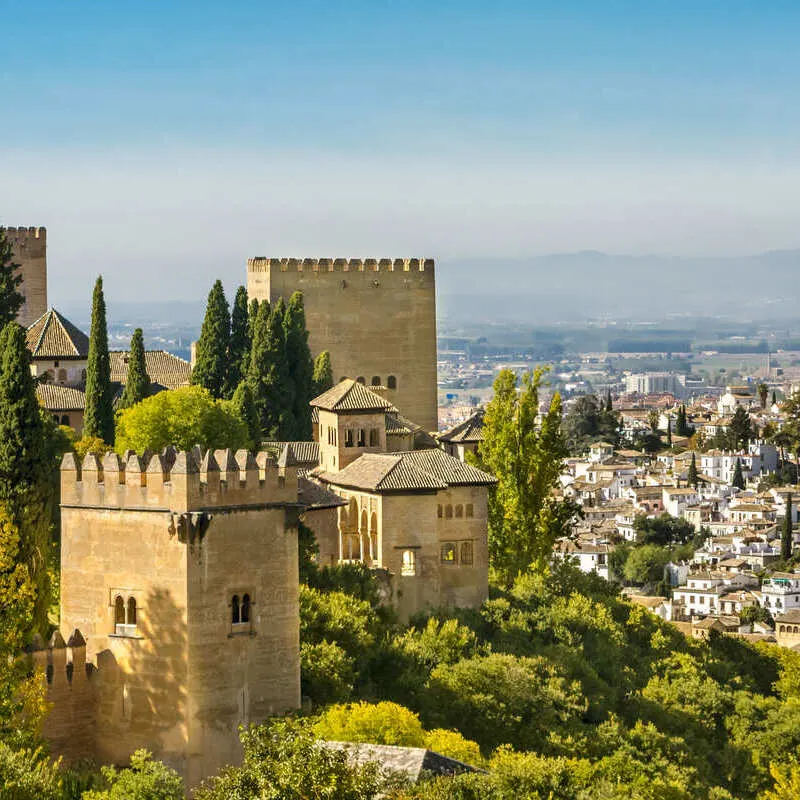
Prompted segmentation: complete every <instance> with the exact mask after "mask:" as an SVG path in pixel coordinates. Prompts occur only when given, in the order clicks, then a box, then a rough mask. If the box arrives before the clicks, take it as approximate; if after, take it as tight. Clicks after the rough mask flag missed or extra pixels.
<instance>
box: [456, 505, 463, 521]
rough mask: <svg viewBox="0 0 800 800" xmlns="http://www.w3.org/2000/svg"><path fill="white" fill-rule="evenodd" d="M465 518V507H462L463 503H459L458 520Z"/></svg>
mask: <svg viewBox="0 0 800 800" xmlns="http://www.w3.org/2000/svg"><path fill="white" fill-rule="evenodd" d="M463 516H464V506H462V505H461V503H459V504H458V505H457V506H456V519H461V517H463Z"/></svg>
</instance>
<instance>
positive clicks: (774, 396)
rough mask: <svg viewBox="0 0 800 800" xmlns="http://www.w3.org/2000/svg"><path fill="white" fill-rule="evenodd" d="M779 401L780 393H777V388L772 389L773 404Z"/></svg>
mask: <svg viewBox="0 0 800 800" xmlns="http://www.w3.org/2000/svg"><path fill="white" fill-rule="evenodd" d="M777 402H778V395H777V394H775V390H774V389H773V390H772V405H773V406H774V405H775V404H776V403H777Z"/></svg>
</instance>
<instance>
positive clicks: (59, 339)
mask: <svg viewBox="0 0 800 800" xmlns="http://www.w3.org/2000/svg"><path fill="white" fill-rule="evenodd" d="M25 338H26V342H27V345H28V349H29V350H30V351H31V354H32V355H33V357H34V358H86V357H87V356H88V355H89V337H88V336H87V335H86V334H85V333H84V332H83V331H81V330H79V329H78V328H76V327H75V326H74V325H73V324H72V323H71V322H70V321H69V320H68V319H67V318H66V317H63V316H61V314H59V313H58V311H56V310H55V309H54V308H50V309H48V310H47V311H45V312H44V314H42V316H41V317H39V319H37V320H36V322H34V323H33V325H31V326H30V328H28V331H27V333H26V335H25Z"/></svg>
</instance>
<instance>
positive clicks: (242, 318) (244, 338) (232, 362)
mask: <svg viewBox="0 0 800 800" xmlns="http://www.w3.org/2000/svg"><path fill="white" fill-rule="evenodd" d="M249 358H250V324H249V312H248V308H247V289H245V288H244V286H240V287H239V288H238V289H237V290H236V298H235V299H234V301H233V310H232V311H231V337H230V340H229V341H228V372H227V374H226V376H225V397H233V394H234V392H235V391H236V387H237V386H238V385H239V384H240V383H241V382H242V378H243V377H244V375H245V373H246V372H247V363H248V360H249Z"/></svg>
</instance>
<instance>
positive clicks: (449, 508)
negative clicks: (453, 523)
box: [444, 505, 453, 519]
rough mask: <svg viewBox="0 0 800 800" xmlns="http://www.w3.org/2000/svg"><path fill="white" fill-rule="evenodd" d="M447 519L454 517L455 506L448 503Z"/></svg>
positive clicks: (445, 510)
mask: <svg viewBox="0 0 800 800" xmlns="http://www.w3.org/2000/svg"><path fill="white" fill-rule="evenodd" d="M444 516H445V519H453V506H450V505H447V506H445V508H444Z"/></svg>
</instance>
